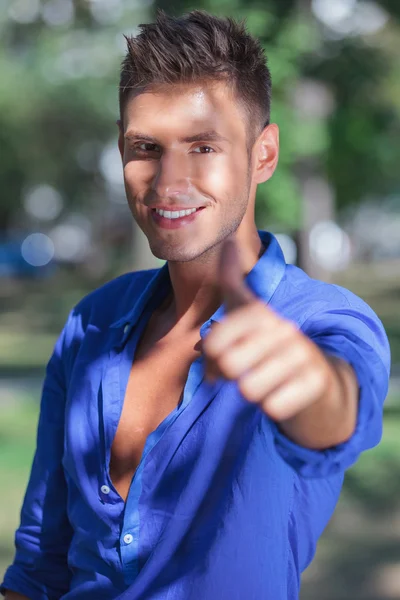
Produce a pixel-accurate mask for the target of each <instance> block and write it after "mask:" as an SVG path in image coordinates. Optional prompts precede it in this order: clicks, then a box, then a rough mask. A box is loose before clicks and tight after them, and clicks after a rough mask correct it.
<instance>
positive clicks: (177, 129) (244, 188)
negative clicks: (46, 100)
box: [120, 82, 253, 262]
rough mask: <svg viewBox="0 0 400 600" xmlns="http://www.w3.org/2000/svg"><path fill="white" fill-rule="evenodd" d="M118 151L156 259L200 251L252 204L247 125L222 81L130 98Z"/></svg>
mask: <svg viewBox="0 0 400 600" xmlns="http://www.w3.org/2000/svg"><path fill="white" fill-rule="evenodd" d="M120 150H121V153H122V155H123V166H124V181H125V189H126V194H127V199H128V203H129V206H130V209H131V212H132V214H133V217H134V218H135V220H136V221H137V223H138V225H139V227H140V228H141V229H142V230H143V232H144V233H145V235H146V236H147V238H148V240H149V245H150V248H151V251H152V252H153V254H154V255H155V256H157V257H158V258H161V259H164V260H168V261H178V262H186V261H191V260H194V259H196V258H198V257H200V256H202V255H203V256H204V257H206V256H207V254H206V253H207V251H209V250H211V249H212V248H215V247H216V246H217V245H218V244H219V243H221V242H222V241H223V240H224V239H225V238H226V237H227V236H229V235H230V234H231V233H233V232H234V231H236V230H237V228H238V226H239V225H240V223H241V221H242V219H243V217H244V215H245V214H246V211H247V209H248V208H249V210H253V207H252V206H249V207H248V204H249V192H250V183H251V170H250V164H249V152H248V125H247V123H246V118H245V114H244V111H243V109H242V108H241V106H240V104H239V103H238V102H237V100H236V99H235V98H234V96H233V94H232V92H231V90H230V89H229V87H228V86H227V85H226V84H225V83H222V82H221V83H220V82H218V83H213V84H212V85H205V84H204V85H203V84H201V85H200V84H194V85H178V86H171V85H170V86H164V87H162V88H160V89H158V90H157V91H151V92H146V93H142V94H139V95H137V96H135V97H132V98H131V99H130V100H129V101H128V103H127V106H126V107H125V112H124V124H123V132H122V134H121V137H120ZM160 211H161V212H160ZM163 211H164V212H163ZM178 211H179V216H178ZM183 211H186V212H185V213H184V212H183ZM188 211H190V214H188Z"/></svg>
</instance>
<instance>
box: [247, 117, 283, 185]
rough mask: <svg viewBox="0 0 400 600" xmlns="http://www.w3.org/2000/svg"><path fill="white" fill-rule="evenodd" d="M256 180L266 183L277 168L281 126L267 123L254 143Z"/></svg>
mask: <svg viewBox="0 0 400 600" xmlns="http://www.w3.org/2000/svg"><path fill="white" fill-rule="evenodd" d="M253 152H254V181H255V182H256V183H264V181H267V180H268V179H270V178H271V177H272V175H273V173H274V171H275V169H276V166H277V164H278V158H279V127H278V125H276V124H275V123H271V124H270V125H267V127H265V129H263V131H262V132H261V134H260V136H259V138H258V140H257V141H256V143H255V145H254V149H253Z"/></svg>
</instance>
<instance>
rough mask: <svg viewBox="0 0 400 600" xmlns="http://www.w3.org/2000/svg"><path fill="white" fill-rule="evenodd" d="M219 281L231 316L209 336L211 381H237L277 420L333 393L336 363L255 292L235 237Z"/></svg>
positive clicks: (228, 246) (207, 349) (208, 373)
mask: <svg viewBox="0 0 400 600" xmlns="http://www.w3.org/2000/svg"><path fill="white" fill-rule="evenodd" d="M219 282H220V286H221V292H222V297H223V301H224V305H225V307H226V310H227V315H226V317H225V318H224V320H223V321H222V322H221V323H216V324H215V325H214V326H213V327H212V329H211V331H210V333H209V334H208V336H207V337H206V339H205V340H204V344H203V352H204V354H205V357H206V377H207V379H209V380H211V379H214V378H216V377H224V378H226V379H230V380H235V381H237V383H238V387H239V390H240V392H241V394H242V395H243V397H244V398H245V399H247V400H248V401H249V402H253V403H256V404H258V405H259V407H260V408H261V409H262V410H263V411H264V412H265V414H267V415H268V416H269V417H270V418H272V419H273V420H275V421H284V420H286V419H290V418H292V417H294V416H296V415H297V414H298V413H300V412H301V411H303V410H304V409H306V408H308V407H309V406H310V405H311V404H313V403H315V402H317V401H318V400H320V399H322V398H324V396H325V395H327V394H328V393H330V392H331V390H332V388H333V387H334V386H335V383H336V372H335V370H334V368H333V365H332V364H331V363H330V361H328V359H327V358H326V357H325V355H324V354H323V353H322V352H321V350H320V349H319V348H318V346H317V345H316V344H314V343H313V342H312V341H311V340H310V339H309V338H308V337H307V336H305V335H304V334H303V333H301V332H300V331H299V330H298V329H297V328H296V326H295V325H294V324H293V323H292V322H290V321H288V320H286V319H283V318H281V317H280V316H279V315H277V314H276V313H275V312H274V311H273V310H272V309H271V308H270V307H269V306H268V305H266V304H264V303H263V302H261V301H260V300H259V299H258V298H257V297H255V296H254V294H253V293H252V292H251V290H250V289H249V288H248V287H247V286H246V284H245V282H244V280H243V274H242V272H241V269H240V263H239V256H238V252H237V248H236V244H235V242H234V241H233V240H228V241H227V242H225V245H224V247H223V249H222V254H221V263H220V273H219Z"/></svg>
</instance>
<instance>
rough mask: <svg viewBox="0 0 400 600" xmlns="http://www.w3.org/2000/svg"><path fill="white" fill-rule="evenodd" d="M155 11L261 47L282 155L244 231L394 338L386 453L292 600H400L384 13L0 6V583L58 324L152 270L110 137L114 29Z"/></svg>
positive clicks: (393, 172) (177, 4) (69, 3)
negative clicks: (237, 33)
mask: <svg viewBox="0 0 400 600" xmlns="http://www.w3.org/2000/svg"><path fill="white" fill-rule="evenodd" d="M157 8H163V9H165V10H166V11H167V12H170V13H174V14H180V13H182V12H185V11H187V10H190V9H193V8H204V9H206V10H209V11H211V12H214V13H216V14H221V15H230V16H234V17H239V18H246V19H247V22H248V26H249V29H250V30H251V32H253V33H254V34H255V35H257V36H258V37H259V38H260V39H261V40H262V42H263V44H264V46H265V49H266V52H267V56H268V60H269V66H270V69H271V71H272V80H273V103H272V120H273V121H275V122H277V123H278V124H279V126H280V130H281V147H282V150H281V159H280V163H279V167H278V170H277V172H276V174H275V175H274V177H273V178H272V180H271V181H270V182H268V183H267V184H265V185H264V186H261V188H260V190H259V195H258V199H257V222H258V224H259V226H260V228H263V229H268V230H270V231H273V232H274V233H275V234H276V235H278V238H279V240H280V242H281V244H282V248H283V250H284V252H285V256H286V259H287V262H294V263H296V264H298V265H300V266H301V267H302V268H304V269H305V270H307V272H308V273H310V275H312V276H315V277H317V278H321V279H324V280H327V281H332V282H334V283H339V284H341V285H344V286H345V287H347V288H349V289H351V290H353V291H354V292H355V293H357V294H359V295H360V296H361V297H362V298H364V299H365V300H366V301H367V302H368V303H369V304H370V305H371V306H372V308H374V310H375V311H376V312H377V314H378V315H379V316H380V318H381V319H382V321H383V323H384V325H385V327H386V330H387V332H388V335H389V337H390V342H391V347H392V353H393V367H392V380H391V384H390V392H389V396H388V399H387V403H386V408H385V416H384V436H383V440H382V442H381V444H380V445H379V446H378V447H377V448H376V449H374V450H372V451H369V452H367V453H365V454H364V455H363V456H362V457H361V459H360V460H359V462H358V463H357V465H355V466H354V467H353V468H351V469H350V470H349V471H348V473H347V475H346V480H345V486H344V490H343V494H342V496H341V499H340V502H339V506H338V508H337V510H336V512H335V514H334V517H333V518H332V520H331V522H330V524H329V525H328V528H327V530H326V531H325V533H324V535H323V536H322V538H321V541H320V543H319V546H318V551H317V555H316V558H315V560H314V562H313V563H312V565H311V567H310V568H309V569H308V570H307V571H306V572H305V573H304V575H303V585H302V595H301V598H302V600H386V599H398V600H400V429H399V427H400V315H399V308H398V307H399V300H400V277H399V275H400V168H399V165H400V143H399V139H400V135H399V134H400V61H399V32H400V26H399V18H400V2H398V0H379V1H376V2H372V1H367V0H365V1H362V0H312V1H311V0H275V1H273V0H269V1H268V0H263V1H262V2H255V1H253V0H246V1H245V0H218V1H217V0H198V1H197V2H193V3H192V2H189V1H187V0H175V1H172V2H171V1H169V0H168V1H167V0H158V1H154V2H153V1H152V0H0V40H1V43H0V156H1V160H0V409H1V419H0V481H1V482H2V484H3V487H2V493H1V495H0V572H3V571H4V569H5V568H6V566H7V565H8V564H9V562H10V561H11V560H12V555H13V534H14V530H15V528H16V526H17V523H18V518H19V510H20V505H21V501H22V495H23V493H24V488H25V485H26V481H27V477H28V474H29V469H30V464H31V460H32V454H33V450H34V443H35V433H36V422H37V415H38V402H39V398H40V388H41V384H42V377H43V369H44V365H45V363H46V361H47V360H48V358H49V355H50V352H51V350H52V346H53V344H54V341H55V338H56V336H57V334H58V333H59V331H60V329H61V327H62V325H63V323H64V320H65V318H66V315H67V313H68V311H69V310H70V308H71V307H72V306H73V304H74V303H75V302H77V301H78V300H79V299H80V298H81V297H82V296H83V295H84V294H86V293H87V292H88V291H90V290H92V289H93V288H95V287H97V286H98V285H101V284H102V283H103V282H105V281H107V280H109V279H111V278H112V277H115V276H116V275H118V274H120V273H122V272H125V271H129V270H133V269H137V268H145V267H149V266H153V265H157V264H158V263H157V261H156V260H155V259H154V258H153V257H152V256H151V255H150V254H149V251H148V249H147V245H146V241H145V240H144V239H143V237H142V236H141V235H140V233H139V232H138V231H137V229H136V228H135V226H134V223H132V219H131V217H130V213H129V211H128V209H127V206H126V202H125V197H124V188H123V184H122V171H121V166H120V159H119V155H118V151H117V145H116V141H117V136H116V133H117V129H116V126H115V121H116V119H117V118H118V106H117V86H118V71H119V64H120V61H121V59H122V56H123V53H124V48H125V41H124V37H123V34H124V33H125V34H135V33H136V32H137V27H138V25H139V24H140V23H142V22H148V21H150V20H151V19H152V17H153V16H154V13H155V10H156V9H157ZM244 600H245V599H244Z"/></svg>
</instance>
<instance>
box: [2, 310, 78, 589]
mask: <svg viewBox="0 0 400 600" xmlns="http://www.w3.org/2000/svg"><path fill="white" fill-rule="evenodd" d="M69 323H70V319H69V320H68V322H67V325H66V326H65V328H64V330H63V332H62V333H61V335H60V337H59V339H58V341H57V343H56V345H55V348H54V352H53V354H52V356H51V359H50V361H49V363H48V365H47V368H46V376H45V380H44V385H43V391H42V398H41V405H40V415H39V423H38V430H37V444H36V452H35V456H34V459H33V464H32V469H31V474H30V478H29V482H28V486H27V490H26V493H25V498H24V501H23V505H22V510H21V522H20V526H19V528H18V530H17V532H16V534H15V546H16V554H15V559H14V563H13V564H12V565H11V566H10V567H9V568H8V570H7V571H6V574H5V576H4V581H3V583H2V585H1V587H0V590H1V592H2V593H3V594H4V593H5V590H12V591H15V592H17V593H20V594H23V595H25V596H27V597H28V598H29V599H30V600H56V599H58V598H60V597H61V596H62V595H63V594H65V593H66V592H67V591H68V588H69V582H70V572H69V570H68V564H67V553H68V548H69V544H70V540H71V537H72V529H71V526H70V523H69V521H68V517H67V510H66V504H67V488H66V482H65V478H64V473H63V467H62V456H63V447H64V409H65V396H66V386H65V373H64V366H63V351H64V346H65V337H66V334H67V332H68V327H69Z"/></svg>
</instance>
